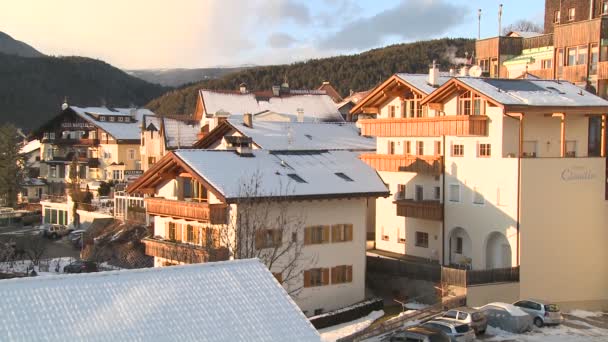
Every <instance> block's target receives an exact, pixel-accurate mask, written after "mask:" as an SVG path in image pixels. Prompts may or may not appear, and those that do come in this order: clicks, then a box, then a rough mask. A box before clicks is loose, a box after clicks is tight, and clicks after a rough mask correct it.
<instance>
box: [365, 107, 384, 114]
mask: <svg viewBox="0 0 608 342" xmlns="http://www.w3.org/2000/svg"><path fill="white" fill-rule="evenodd" d="M363 113H372V114H379V113H380V111H379V110H378V107H363Z"/></svg>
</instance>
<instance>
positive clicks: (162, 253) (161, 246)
mask: <svg viewBox="0 0 608 342" xmlns="http://www.w3.org/2000/svg"><path fill="white" fill-rule="evenodd" d="M141 242H142V243H143V244H144V245H145V246H146V255H150V256H154V257H159V258H164V259H168V260H172V261H178V262H183V263H186V264H197V263H202V262H209V261H222V260H228V249H227V248H225V247H221V248H210V249H207V248H205V247H202V246H197V245H193V244H187V243H181V242H175V241H169V240H161V239H153V238H144V239H142V240H141Z"/></svg>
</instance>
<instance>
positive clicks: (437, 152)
mask: <svg viewBox="0 0 608 342" xmlns="http://www.w3.org/2000/svg"><path fill="white" fill-rule="evenodd" d="M434 145H435V155H436V156H439V155H441V141H435V144H434Z"/></svg>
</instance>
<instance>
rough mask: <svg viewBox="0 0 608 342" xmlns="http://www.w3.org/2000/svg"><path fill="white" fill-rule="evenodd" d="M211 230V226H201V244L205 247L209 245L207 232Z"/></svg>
mask: <svg viewBox="0 0 608 342" xmlns="http://www.w3.org/2000/svg"><path fill="white" fill-rule="evenodd" d="M208 231H209V228H206V227H205V228H203V227H201V246H203V247H205V246H207V234H208V233H207V232H208Z"/></svg>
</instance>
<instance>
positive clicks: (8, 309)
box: [0, 259, 320, 342]
mask: <svg viewBox="0 0 608 342" xmlns="http://www.w3.org/2000/svg"><path fill="white" fill-rule="evenodd" d="M0 291H1V292H2V296H1V297H0V307H2V319H0V340H2V341H37V340H45V341H62V342H63V341H76V340H79V341H112V342H117V341H245V340H247V341H282V340H285V337H286V336H288V337H289V339H290V340H293V341H319V339H320V337H319V335H318V333H317V332H316V330H315V329H314V327H313V326H312V325H311V324H310V322H309V321H308V320H307V319H306V317H305V316H304V314H302V312H301V311H300V309H299V308H298V307H297V306H296V304H295V303H294V302H293V300H292V299H291V298H290V297H289V295H288V294H287V293H286V292H285V290H284V289H283V288H282V287H281V285H279V283H278V282H277V281H276V280H275V278H274V277H273V276H272V274H271V273H270V272H269V271H268V269H267V268H266V266H264V265H263V264H262V263H260V262H259V261H258V260H255V259H249V260H235V261H224V262H212V263H205V264H196V265H183V266H173V267H162V268H147V269H139V270H122V271H112V272H99V273H90V274H82V275H61V276H48V277H37V278H21V279H11V280H3V281H2V282H0Z"/></svg>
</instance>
